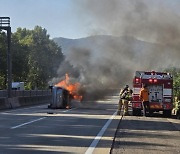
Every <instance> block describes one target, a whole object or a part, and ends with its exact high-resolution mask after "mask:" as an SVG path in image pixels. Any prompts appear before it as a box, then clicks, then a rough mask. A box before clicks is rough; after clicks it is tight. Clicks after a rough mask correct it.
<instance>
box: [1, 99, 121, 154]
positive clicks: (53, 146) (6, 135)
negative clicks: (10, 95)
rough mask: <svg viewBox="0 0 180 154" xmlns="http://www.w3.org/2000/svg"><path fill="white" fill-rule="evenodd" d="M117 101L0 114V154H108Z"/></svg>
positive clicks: (25, 109)
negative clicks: (67, 108) (68, 107)
mask: <svg viewBox="0 0 180 154" xmlns="http://www.w3.org/2000/svg"><path fill="white" fill-rule="evenodd" d="M117 102H118V97H117V96H114V97H112V96H111V97H109V98H108V97H107V98H106V99H105V100H102V101H97V102H93V101H89V102H83V103H82V104H81V103H78V102H75V103H77V104H76V105H75V106H76V107H73V108H71V109H69V110H64V109H56V110H53V109H48V108H47V105H41V106H33V107H29V108H23V109H16V110H10V111H1V112H0V134H1V135H0V154H1V153H2V154H28V153H29V154H32V153H33V154H36V153H37V154H41V153H46V154H48V153H58V154H59V153H63V154H66V153H87V154H88V153H97V154H98V153H109V151H110V148H111V144H112V140H113V137H114V134H115V131H116V129H117V125H118V122H119V119H120V117H119V116H116V109H117Z"/></svg>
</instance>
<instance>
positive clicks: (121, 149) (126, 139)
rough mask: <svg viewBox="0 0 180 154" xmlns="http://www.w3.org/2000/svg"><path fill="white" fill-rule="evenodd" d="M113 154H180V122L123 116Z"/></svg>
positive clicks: (159, 116) (158, 117)
mask: <svg viewBox="0 0 180 154" xmlns="http://www.w3.org/2000/svg"><path fill="white" fill-rule="evenodd" d="M111 153H112V154H119V153H122V154H130V153H133V154H144V153H146V154H179V153H180V120H177V119H168V118H163V117H162V116H161V115H160V114H154V116H153V117H138V116H123V118H122V120H121V122H120V124H119V128H118V130H117V135H116V138H115V143H114V148H113V150H112V152H111Z"/></svg>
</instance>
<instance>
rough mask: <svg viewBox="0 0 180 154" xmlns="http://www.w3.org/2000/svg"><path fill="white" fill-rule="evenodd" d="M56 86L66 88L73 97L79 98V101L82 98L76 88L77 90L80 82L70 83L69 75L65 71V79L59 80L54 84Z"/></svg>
mask: <svg viewBox="0 0 180 154" xmlns="http://www.w3.org/2000/svg"><path fill="white" fill-rule="evenodd" d="M55 86H56V87H62V88H64V89H66V90H68V91H69V92H70V94H71V95H72V97H73V99H75V100H79V101H81V100H82V98H83V97H82V96H80V95H79V94H78V90H79V87H80V83H78V82H77V83H74V84H72V83H70V81H69V75H68V74H67V73H66V74H65V79H64V80H62V81H60V82H59V83H58V84H56V85H55Z"/></svg>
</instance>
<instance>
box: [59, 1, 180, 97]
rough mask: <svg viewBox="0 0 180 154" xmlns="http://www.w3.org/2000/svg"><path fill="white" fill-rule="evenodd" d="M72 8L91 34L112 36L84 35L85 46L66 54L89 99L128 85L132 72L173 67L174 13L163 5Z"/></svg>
mask: <svg viewBox="0 0 180 154" xmlns="http://www.w3.org/2000/svg"><path fill="white" fill-rule="evenodd" d="M177 3H178V2H177ZM76 5H77V7H76V8H77V10H78V11H77V12H78V16H79V17H80V18H82V21H87V22H89V24H88V23H87V24H88V26H87V28H89V29H90V32H91V34H92V35H101V34H108V35H113V36H116V37H111V36H109V37H107V36H99V37H98V38H97V37H95V36H94V37H90V38H89V39H90V40H91V41H90V42H91V43H92V44H91V46H87V47H86V46H84V47H82V46H81V47H73V48H71V49H69V51H67V52H66V59H67V61H69V62H70V63H71V64H72V65H73V67H74V69H75V70H77V72H78V73H76V77H77V79H78V80H79V82H80V83H82V85H83V86H84V89H85V90H86V92H87V94H88V95H89V96H91V97H92V98H97V96H102V95H104V94H106V92H107V89H111V88H112V89H113V88H120V87H121V86H123V85H125V84H131V82H132V78H133V74H134V73H135V71H136V70H144V71H151V70H159V71H161V69H162V68H166V67H172V66H175V67H179V64H180V62H179V57H180V26H179V25H180V17H179V15H180V13H179V12H178V11H179V10H178V9H177V8H176V9H177V10H176V9H174V10H173V9H172V8H169V7H168V3H167V1H162V0H159V1H157V0H156V1H155V0H152V1H147V0H82V1H80V0H79V1H76ZM179 6H180V5H179ZM140 40H141V41H140ZM93 41H94V44H93ZM74 69H70V70H68V71H70V72H71V71H72V70H74ZM60 70H61V68H60ZM60 72H61V71H60ZM60 74H61V73H60ZM71 74H75V73H71Z"/></svg>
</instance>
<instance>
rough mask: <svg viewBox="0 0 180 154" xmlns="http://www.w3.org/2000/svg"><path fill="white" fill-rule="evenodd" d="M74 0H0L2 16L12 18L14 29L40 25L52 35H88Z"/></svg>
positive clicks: (69, 36) (73, 36) (75, 36)
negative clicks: (77, 12) (75, 7)
mask: <svg viewBox="0 0 180 154" xmlns="http://www.w3.org/2000/svg"><path fill="white" fill-rule="evenodd" d="M72 1H73V0H0V5H1V7H0V16H9V17H10V18H11V27H12V31H16V29H17V27H22V28H28V29H33V28H34V26H36V25H39V26H42V27H43V28H45V29H47V31H48V33H49V34H50V36H51V37H52V38H53V37H60V36H62V37H67V38H79V37H83V36H87V31H86V27H85V25H86V24H82V22H79V20H80V19H79V18H78V15H77V14H76V13H75V11H76V10H75V9H74V8H73V7H74V3H73V2H72Z"/></svg>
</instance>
